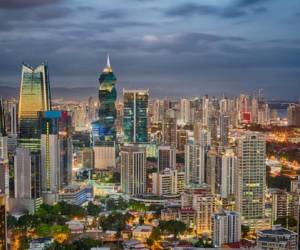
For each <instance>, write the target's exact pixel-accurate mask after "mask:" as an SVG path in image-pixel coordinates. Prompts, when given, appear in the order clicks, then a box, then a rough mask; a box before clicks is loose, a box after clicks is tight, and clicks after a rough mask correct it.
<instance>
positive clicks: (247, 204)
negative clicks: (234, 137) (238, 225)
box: [237, 131, 266, 228]
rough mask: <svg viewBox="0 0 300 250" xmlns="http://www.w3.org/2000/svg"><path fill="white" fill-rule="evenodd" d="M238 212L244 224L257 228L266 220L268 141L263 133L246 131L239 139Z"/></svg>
mask: <svg viewBox="0 0 300 250" xmlns="http://www.w3.org/2000/svg"><path fill="white" fill-rule="evenodd" d="M237 156H238V172H239V189H238V192H239V195H238V201H237V205H238V210H239V212H240V213H241V216H242V223H247V224H248V225H249V226H253V227H254V228H256V227H257V225H258V222H259V221H261V220H262V219H263V218H264V205H265V195H264V190H265V186H266V141H265V137H264V136H263V135H262V134H261V133H257V132H250V131H246V132H245V133H243V134H242V135H241V136H240V137H239V139H238V148H237Z"/></svg>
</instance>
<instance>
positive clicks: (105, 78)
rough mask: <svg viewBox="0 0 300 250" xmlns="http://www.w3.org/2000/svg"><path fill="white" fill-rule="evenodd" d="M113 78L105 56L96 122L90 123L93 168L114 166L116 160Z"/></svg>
mask: <svg viewBox="0 0 300 250" xmlns="http://www.w3.org/2000/svg"><path fill="white" fill-rule="evenodd" d="M116 81H117V78H116V77H115V75H114V73H113V71H112V67H111V65H110V60H109V56H107V63H106V67H105V68H104V69H103V71H102V73H101V75H100V77H99V84H100V85H99V113H98V120H96V121H94V122H92V144H93V149H94V155H95V159H94V163H95V168H97V169H105V168H108V167H111V166H112V167H114V166H115V158H116V145H115V143H116V124H115V123H116V117H117V111H116V106H115V102H116V99H117V91H116V87H115V84H116Z"/></svg>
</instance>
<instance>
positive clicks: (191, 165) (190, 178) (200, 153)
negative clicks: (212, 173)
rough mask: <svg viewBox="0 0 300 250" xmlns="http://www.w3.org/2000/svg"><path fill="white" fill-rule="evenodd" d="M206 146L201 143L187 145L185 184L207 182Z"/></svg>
mask: <svg viewBox="0 0 300 250" xmlns="http://www.w3.org/2000/svg"><path fill="white" fill-rule="evenodd" d="M205 150H206V149H205V147H203V146H202V145H199V144H194V143H188V144H186V145H185V157H184V158H185V185H186V186H189V185H191V184H202V183H204V182H205Z"/></svg>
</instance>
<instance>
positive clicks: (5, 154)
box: [0, 98, 8, 163]
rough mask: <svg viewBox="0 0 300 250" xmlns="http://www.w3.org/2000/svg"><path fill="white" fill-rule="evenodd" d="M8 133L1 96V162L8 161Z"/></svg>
mask: <svg viewBox="0 0 300 250" xmlns="http://www.w3.org/2000/svg"><path fill="white" fill-rule="evenodd" d="M7 147H8V146H7V134H6V125H5V117H4V107H3V101H2V98H0V162H3V163H4V162H7V160H8V152H7V150H8V149H7Z"/></svg>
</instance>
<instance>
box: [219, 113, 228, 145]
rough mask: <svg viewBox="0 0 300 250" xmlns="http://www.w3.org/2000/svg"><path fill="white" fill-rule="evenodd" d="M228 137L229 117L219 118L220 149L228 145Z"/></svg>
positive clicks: (222, 116)
mask: <svg viewBox="0 0 300 250" xmlns="http://www.w3.org/2000/svg"><path fill="white" fill-rule="evenodd" d="M228 135H229V116H228V115H221V116H220V143H221V147H226V146H227V145H228Z"/></svg>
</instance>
